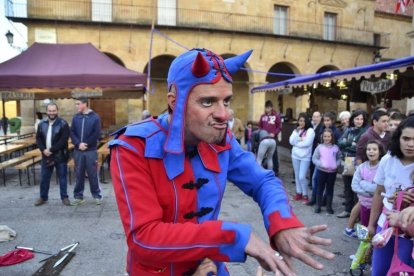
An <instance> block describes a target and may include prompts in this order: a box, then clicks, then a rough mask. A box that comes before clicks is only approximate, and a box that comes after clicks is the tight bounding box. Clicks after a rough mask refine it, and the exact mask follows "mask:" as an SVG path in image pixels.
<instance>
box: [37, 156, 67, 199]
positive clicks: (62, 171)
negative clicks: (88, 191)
mask: <svg viewBox="0 0 414 276" xmlns="http://www.w3.org/2000/svg"><path fill="white" fill-rule="evenodd" d="M41 166H42V167H41V177H42V179H41V181H40V197H41V198H42V199H43V200H48V198H49V186H50V178H51V177H52V173H53V168H56V174H57V175H58V178H59V188H60V198H61V199H65V198H68V191H67V189H68V182H67V179H66V175H67V172H68V165H67V164H66V162H60V163H55V164H54V165H53V166H47V165H46V160H45V158H43V159H42V162H41Z"/></svg>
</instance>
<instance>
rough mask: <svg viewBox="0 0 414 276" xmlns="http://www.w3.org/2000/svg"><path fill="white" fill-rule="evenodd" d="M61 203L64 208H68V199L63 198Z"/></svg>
mask: <svg viewBox="0 0 414 276" xmlns="http://www.w3.org/2000/svg"><path fill="white" fill-rule="evenodd" d="M62 203H63V205H65V206H70V201H69V198H64V199H62Z"/></svg>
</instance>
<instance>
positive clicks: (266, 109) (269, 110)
mask: <svg viewBox="0 0 414 276" xmlns="http://www.w3.org/2000/svg"><path fill="white" fill-rule="evenodd" d="M265 113H266V114H268V115H269V114H270V113H272V107H271V106H266V107H265Z"/></svg>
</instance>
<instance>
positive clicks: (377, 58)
mask: <svg viewBox="0 0 414 276" xmlns="http://www.w3.org/2000/svg"><path fill="white" fill-rule="evenodd" d="M381 58H382V56H381V53H380V51H379V50H375V51H374V58H373V61H374V63H378V62H381Z"/></svg>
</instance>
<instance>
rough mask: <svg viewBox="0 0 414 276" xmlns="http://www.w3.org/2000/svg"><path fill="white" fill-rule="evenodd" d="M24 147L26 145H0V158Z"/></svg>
mask: <svg viewBox="0 0 414 276" xmlns="http://www.w3.org/2000/svg"><path fill="white" fill-rule="evenodd" d="M26 147H27V146H26V145H10V144H5V145H0V156H3V155H6V154H10V153H12V152H15V151H18V150H22V149H24V148H26Z"/></svg>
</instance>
